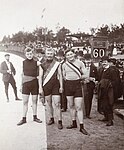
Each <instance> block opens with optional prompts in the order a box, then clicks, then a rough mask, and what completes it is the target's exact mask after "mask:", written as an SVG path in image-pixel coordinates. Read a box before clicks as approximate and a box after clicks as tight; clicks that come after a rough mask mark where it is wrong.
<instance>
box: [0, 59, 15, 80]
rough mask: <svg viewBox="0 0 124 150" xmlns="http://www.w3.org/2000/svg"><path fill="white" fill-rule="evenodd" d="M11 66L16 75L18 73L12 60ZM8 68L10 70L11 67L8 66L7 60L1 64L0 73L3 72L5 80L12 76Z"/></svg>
mask: <svg viewBox="0 0 124 150" xmlns="http://www.w3.org/2000/svg"><path fill="white" fill-rule="evenodd" d="M10 67H11V71H12V74H13V75H15V74H16V70H15V68H14V66H13V64H12V63H11V62H10ZM7 70H9V68H8V66H7V64H6V61H4V62H2V63H1V65H0V73H2V74H3V78H2V79H3V81H4V82H8V81H9V79H10V76H11V74H9V73H8V72H7Z"/></svg>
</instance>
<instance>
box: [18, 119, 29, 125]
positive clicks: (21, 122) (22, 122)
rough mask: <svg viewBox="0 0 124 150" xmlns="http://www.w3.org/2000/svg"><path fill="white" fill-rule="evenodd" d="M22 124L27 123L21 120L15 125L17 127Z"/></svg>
mask: <svg viewBox="0 0 124 150" xmlns="http://www.w3.org/2000/svg"><path fill="white" fill-rule="evenodd" d="M24 123H27V121H26V120H23V119H22V120H21V121H20V122H19V123H18V124H17V126H20V125H23V124H24Z"/></svg>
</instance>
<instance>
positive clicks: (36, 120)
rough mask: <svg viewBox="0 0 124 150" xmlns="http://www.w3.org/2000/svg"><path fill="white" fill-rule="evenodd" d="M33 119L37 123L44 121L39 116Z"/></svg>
mask: <svg viewBox="0 0 124 150" xmlns="http://www.w3.org/2000/svg"><path fill="white" fill-rule="evenodd" d="M33 121H35V122H37V123H42V121H41V120H40V119H38V118H35V119H34V120H33Z"/></svg>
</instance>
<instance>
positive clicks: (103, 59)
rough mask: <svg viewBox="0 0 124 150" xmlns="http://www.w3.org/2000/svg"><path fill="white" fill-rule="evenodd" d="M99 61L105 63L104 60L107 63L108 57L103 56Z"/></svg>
mask: <svg viewBox="0 0 124 150" xmlns="http://www.w3.org/2000/svg"><path fill="white" fill-rule="evenodd" d="M101 60H102V61H105V60H107V61H109V57H108V56H103V57H102V58H101Z"/></svg>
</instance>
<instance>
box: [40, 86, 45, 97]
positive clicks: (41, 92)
mask: <svg viewBox="0 0 124 150" xmlns="http://www.w3.org/2000/svg"><path fill="white" fill-rule="evenodd" d="M39 94H40V95H42V96H43V95H44V91H43V88H39Z"/></svg>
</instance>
